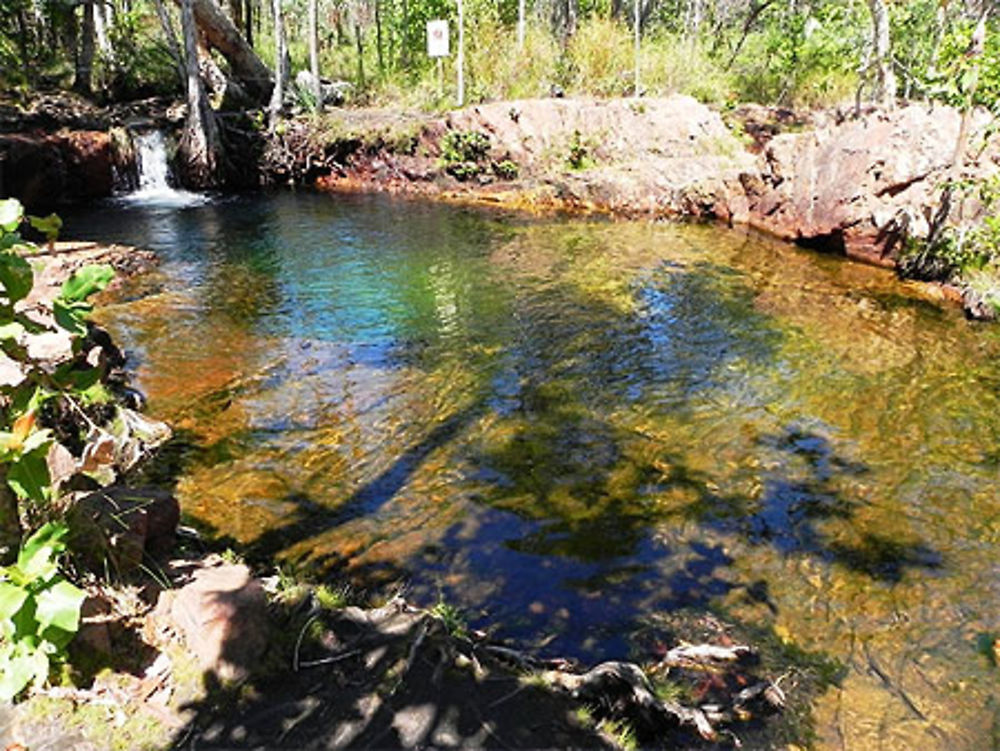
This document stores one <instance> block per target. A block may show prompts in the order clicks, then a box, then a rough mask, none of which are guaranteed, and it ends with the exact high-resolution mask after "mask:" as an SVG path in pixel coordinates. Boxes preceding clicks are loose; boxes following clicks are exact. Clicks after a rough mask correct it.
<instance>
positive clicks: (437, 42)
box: [427, 21, 449, 57]
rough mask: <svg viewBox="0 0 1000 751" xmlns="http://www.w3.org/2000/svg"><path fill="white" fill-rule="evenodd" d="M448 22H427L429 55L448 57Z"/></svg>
mask: <svg viewBox="0 0 1000 751" xmlns="http://www.w3.org/2000/svg"><path fill="white" fill-rule="evenodd" d="M448 52H449V50H448V22H447V21H428V22H427V55H428V57H448Z"/></svg>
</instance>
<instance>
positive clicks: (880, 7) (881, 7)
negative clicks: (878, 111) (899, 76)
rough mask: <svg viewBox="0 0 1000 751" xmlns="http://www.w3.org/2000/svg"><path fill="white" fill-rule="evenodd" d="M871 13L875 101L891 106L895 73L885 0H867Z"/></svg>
mask: <svg viewBox="0 0 1000 751" xmlns="http://www.w3.org/2000/svg"><path fill="white" fill-rule="evenodd" d="M868 7H869V9H870V10H871V14H872V65H873V66H874V68H875V92H874V94H875V101H877V102H878V103H879V104H882V105H883V106H885V107H889V108H892V107H893V106H895V104H896V74H895V73H894V72H893V70H892V49H891V45H890V41H889V9H888V8H887V7H886V4H885V0H868Z"/></svg>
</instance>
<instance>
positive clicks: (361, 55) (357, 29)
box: [354, 21, 365, 89]
mask: <svg viewBox="0 0 1000 751" xmlns="http://www.w3.org/2000/svg"><path fill="white" fill-rule="evenodd" d="M354 42H355V44H356V45H357V48H358V89H363V88H364V87H365V46H364V44H363V43H362V41H361V24H359V23H358V22H357V21H355V22H354Z"/></svg>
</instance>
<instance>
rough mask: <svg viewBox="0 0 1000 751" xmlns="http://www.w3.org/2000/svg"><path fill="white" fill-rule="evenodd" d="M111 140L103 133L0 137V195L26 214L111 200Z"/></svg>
mask: <svg viewBox="0 0 1000 751" xmlns="http://www.w3.org/2000/svg"><path fill="white" fill-rule="evenodd" d="M111 163H112V154H111V138H110V136H109V135H108V133H107V132H105V131H96V130H92V131H62V132H59V133H33V134H25V133H13V134H4V135H0V195H2V196H13V197H16V198H19V199H21V202H22V203H23V204H24V205H25V207H26V208H27V209H28V210H29V211H33V212H40V211H48V210H50V209H52V208H54V207H55V206H57V205H58V204H60V203H64V202H68V201H79V200H88V199H93V198H103V197H105V196H109V195H111V190H112V187H113V177H112V172H111Z"/></svg>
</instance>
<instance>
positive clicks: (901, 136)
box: [741, 105, 997, 265]
mask: <svg viewBox="0 0 1000 751" xmlns="http://www.w3.org/2000/svg"><path fill="white" fill-rule="evenodd" d="M960 119H961V118H960V115H959V113H958V112H957V111H956V110H954V109H951V108H949V107H936V108H933V109H931V108H928V107H926V106H923V105H911V106H908V107H904V108H902V109H899V110H897V111H894V112H875V113H871V114H867V115H865V116H863V117H861V118H858V119H856V120H848V121H846V122H842V123H839V124H829V125H825V126H822V127H819V128H817V129H815V130H813V131H808V132H802V133H785V134H782V135H778V136H776V137H775V138H773V139H772V140H771V141H770V142H769V143H768V144H767V145H766V147H765V149H764V152H763V154H762V155H761V157H760V163H759V169H758V170H756V171H753V172H746V173H744V174H743V175H741V184H742V186H743V189H744V191H745V194H746V196H747V199H748V208H749V217H748V218H749V222H750V224H751V225H753V226H755V227H758V228H760V229H763V230H766V231H768V232H771V233H773V234H775V235H777V236H779V237H781V238H784V239H787V240H793V241H796V242H800V243H803V244H805V245H815V246H817V247H823V248H827V249H833V250H840V251H842V252H845V253H846V254H847V255H850V256H853V257H857V258H860V259H862V260H866V261H869V262H874V263H880V264H884V265H891V264H892V263H893V261H894V257H895V254H896V253H897V251H898V249H899V243H900V241H901V239H902V238H903V237H904V236H905V234H907V233H909V234H912V235H915V236H923V235H926V232H927V227H928V223H929V221H930V219H931V217H932V216H933V212H934V211H935V210H936V208H937V205H938V201H939V197H940V191H941V185H942V183H943V182H944V180H945V179H946V178H947V173H948V170H949V168H950V165H951V159H952V155H953V153H954V151H955V144H956V140H957V138H958V130H959V123H960ZM976 124H977V126H979V127H982V126H983V125H985V122H984V121H983V120H982V119H977V121H976ZM975 141H976V139H975V137H973V138H972V139H971V141H970V142H972V143H975ZM968 170H969V171H971V172H972V173H974V174H976V175H978V176H985V175H988V174H992V173H995V172H996V170H997V165H996V163H995V162H994V160H993V159H992V158H990V157H989V155H987V156H985V157H980V158H979V159H978V160H977V161H976V164H975V165H972V166H970V167H969V168H968ZM974 208H975V207H973V206H971V205H970V206H967V207H966V209H967V211H966V212H965V213H966V219H968V218H970V216H969V213H970V211H969V210H970V209H971V210H973V211H974ZM957 214H958V212H956V215H957Z"/></svg>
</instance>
